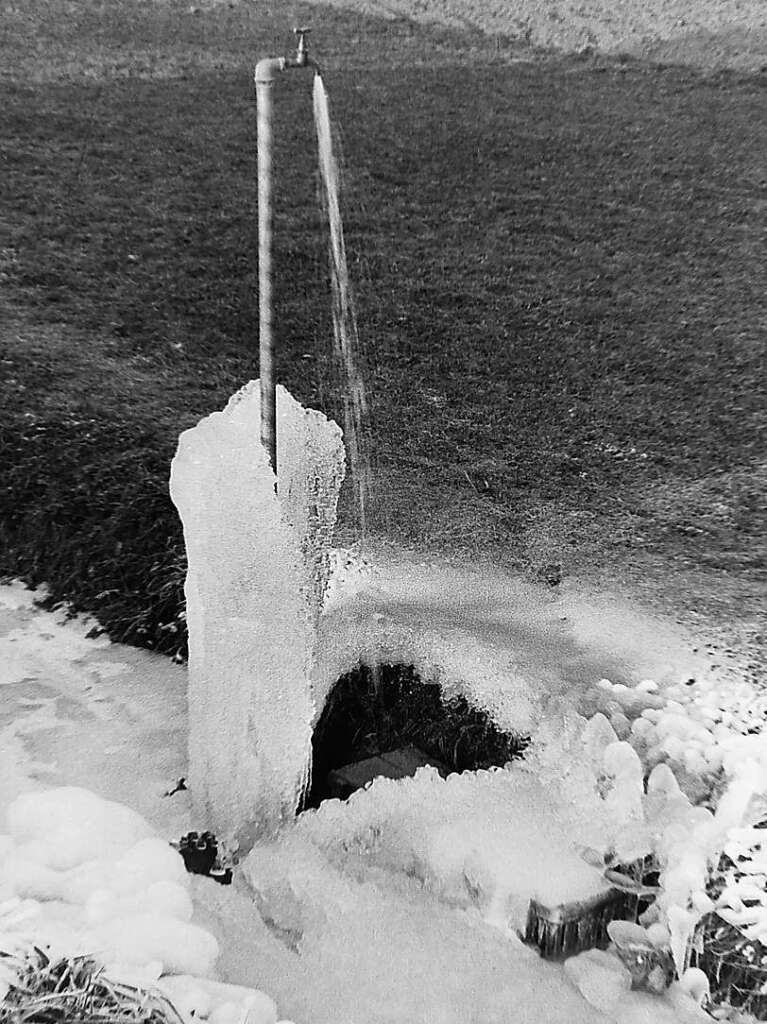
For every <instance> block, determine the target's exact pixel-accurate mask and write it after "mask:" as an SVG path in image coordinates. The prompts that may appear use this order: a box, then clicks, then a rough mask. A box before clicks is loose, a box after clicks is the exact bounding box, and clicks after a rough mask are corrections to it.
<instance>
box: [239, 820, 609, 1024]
mask: <svg viewBox="0 0 767 1024" xmlns="http://www.w3.org/2000/svg"><path fill="white" fill-rule="evenodd" d="M340 810H341V811H342V812H346V813H347V814H351V816H352V817H356V816H357V813H358V812H357V811H354V810H353V806H350V805H348V804H346V805H341V806H340ZM331 831H332V830H331ZM344 844H345V836H344V834H342V833H341V832H339V834H338V836H337V850H336V856H337V860H336V861H333V859H332V858H333V850H332V849H331V848H330V847H329V848H328V849H327V850H320V849H318V848H317V846H316V845H315V844H314V843H313V842H312V841H310V839H309V838H308V836H306V835H304V834H302V829H300V828H299V827H298V826H296V825H294V826H289V827H287V828H286V829H284V830H283V831H282V832H281V834H280V837H279V839H278V840H277V841H275V842H273V843H269V844H258V845H256V846H255V847H254V849H253V850H252V852H251V854H250V855H249V857H248V859H247V861H246V862H245V866H244V871H245V873H246V875H247V877H248V881H249V882H250V884H251V886H252V888H253V890H254V893H255V895H256V905H257V907H258V909H259V912H260V914H261V915H262V916H263V917H264V919H265V920H267V922H268V923H269V926H270V928H271V929H272V931H273V934H274V935H275V936H277V937H278V938H279V939H280V941H281V942H282V943H284V945H285V946H286V947H287V949H288V950H289V951H290V952H289V953H288V955H289V957H290V963H292V964H293V965H294V966H292V967H291V968H290V970H291V971H293V972H297V974H298V976H299V977H301V978H302V979H304V978H305V979H307V981H306V984H305V985H300V986H299V985H295V984H291V983H290V981H288V983H287V985H286V983H285V981H281V982H280V981H278V980H276V981H274V982H273V981H271V980H270V981H269V982H268V984H267V985H266V987H267V988H269V990H270V991H273V990H274V991H276V988H273V986H275V985H279V984H282V985H283V986H285V987H286V988H288V989H290V991H289V992H288V991H286V992H285V994H284V995H283V996H281V997H279V1002H280V1005H281V1006H283V1005H284V1007H285V1011H286V1012H287V1013H289V1014H290V1016H291V1018H293V1019H295V1020H296V1021H301V1020H311V1021H312V1022H313V1024H386V1022H392V1021H396V1022H400V1021H403V1022H404V1021H407V1022H408V1024H437V1022H439V1024H466V1022H467V1021H482V1024H507V1022H508V1021H509V1019H510V1015H511V1017H514V1019H518V1020H519V1021H520V1022H529V1024H533V1022H534V1021H535V1022H537V1021H543V1020H545V1021H546V1022H547V1024H565V1022H567V1024H597V1020H599V1021H601V1020H602V1019H603V1018H601V1017H598V1016H597V1015H596V1014H595V1012H594V1010H593V1009H592V1008H591V1007H590V1006H588V1004H587V1003H585V1002H584V1001H583V1000H582V998H581V997H580V995H579V994H578V993H577V992H576V991H574V990H573V989H571V987H570V986H569V985H568V984H567V982H566V981H565V979H564V977H563V976H562V973H561V971H560V970H559V969H557V968H552V967H551V965H549V964H546V963H545V962H544V961H542V960H541V958H540V957H539V956H538V954H537V953H536V952H535V951H532V950H530V949H528V948H527V947H526V946H524V945H522V943H521V942H520V941H519V940H518V939H517V938H516V937H515V936H513V935H503V934H501V933H500V932H499V931H498V930H496V929H495V928H489V927H487V925H486V924H485V923H484V922H483V921H482V920H481V918H480V916H479V914H477V913H476V912H471V911H469V912H467V911H466V910H464V909H462V908H456V907H451V906H447V905H446V904H445V903H444V901H442V900H440V899H438V898H437V896H436V895H435V894H434V893H431V892H429V891H428V889H427V888H426V887H424V886H423V884H422V883H421V882H420V881H419V880H418V879H415V878H412V877H409V876H408V875H407V874H406V873H404V872H402V873H399V874H396V875H395V874H392V873H389V872H387V871H384V870H383V869H381V868H376V866H375V865H372V864H369V863H363V862H361V861H357V860H355V858H354V855H353V854H352V853H346V854H345V853H344V852H343V846H344ZM331 845H332V844H331Z"/></svg>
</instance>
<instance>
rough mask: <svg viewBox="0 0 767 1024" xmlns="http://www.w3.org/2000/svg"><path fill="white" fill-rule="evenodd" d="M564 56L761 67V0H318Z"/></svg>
mask: <svg viewBox="0 0 767 1024" xmlns="http://www.w3.org/2000/svg"><path fill="white" fill-rule="evenodd" d="M318 2H320V3H324V2H330V3H331V4H333V5H334V6H340V7H346V8H352V9H355V10H358V11H361V12H363V13H366V14H371V15H378V16H379V17H381V16H382V17H385V18H411V19H413V20H415V21H420V22H426V23H428V22H431V23H435V22H436V23H438V24H443V25H449V26H452V27H455V28H473V29H480V30H481V31H483V32H486V33H488V34H490V35H493V36H497V37H502V38H505V39H509V40H514V41H523V42H527V43H529V44H531V45H533V46H537V47H544V48H546V49H556V50H562V51H565V52H570V53H580V52H584V51H585V52H588V51H589V50H595V51H601V52H603V53H609V54H614V55H617V54H627V55H631V56H635V57H645V58H649V59H653V60H658V61H662V62H668V63H683V64H692V65H697V66H701V67H708V68H714V69H716V68H723V67H730V68H737V69H740V70H746V71H767V0H514V2H508V0H318Z"/></svg>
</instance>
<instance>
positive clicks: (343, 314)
mask: <svg viewBox="0 0 767 1024" xmlns="http://www.w3.org/2000/svg"><path fill="white" fill-rule="evenodd" d="M314 123H315V127H316V129H317V152H318V156H319V168H320V181H321V188H320V196H321V199H322V205H323V208H324V212H325V215H326V217H327V222H328V256H329V264H330V285H331V295H332V314H333V341H334V346H335V355H336V358H337V359H338V361H339V363H340V365H341V367H342V370H343V373H344V376H345V378H346V379H345V384H346V387H345V389H344V400H343V401H344V417H343V418H344V438H345V441H346V446H347V450H348V456H349V462H350V464H351V471H352V478H353V481H354V487H355V496H356V501H357V512H358V516H359V527H360V533H361V540H362V541H363V543H364V541H365V539H366V535H367V527H368V507H369V499H370V490H371V469H370V457H369V452H368V443H367V424H368V406H367V397H366V394H365V383H364V380H363V377H362V373H361V370H360V368H359V365H358V363H357V353H358V352H359V335H358V332H357V312H356V306H355V301H354V292H353V289H352V285H351V281H350V278H349V268H348V265H347V260H346V243H345V240H344V228H343V220H342V218H341V208H340V203H339V173H338V163H337V161H336V158H335V155H334V152H333V137H332V131H331V124H330V111H329V106H328V95H327V91H326V89H325V84H324V82H323V80H322V76H321V75H320V74H319V73H318V74H316V75H315V76H314Z"/></svg>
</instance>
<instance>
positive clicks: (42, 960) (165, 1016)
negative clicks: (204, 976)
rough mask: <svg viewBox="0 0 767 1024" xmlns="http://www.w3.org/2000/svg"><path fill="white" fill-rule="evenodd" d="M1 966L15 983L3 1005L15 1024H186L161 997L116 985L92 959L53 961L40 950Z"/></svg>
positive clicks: (3, 956)
mask: <svg viewBox="0 0 767 1024" xmlns="http://www.w3.org/2000/svg"><path fill="white" fill-rule="evenodd" d="M0 964H2V966H3V967H4V968H6V969H7V970H8V971H9V973H10V974H11V975H12V976H13V979H14V980H13V981H12V983H11V984H10V987H9V990H8V992H7V994H6V995H5V998H4V999H3V1000H2V1007H3V1012H2V1017H3V1020H8V1021H13V1024H59V1022H61V1024H183V1018H182V1017H181V1014H180V1013H178V1011H177V1010H176V1009H175V1008H174V1007H173V1005H172V1004H171V1003H170V1001H169V1000H168V999H167V998H166V997H165V996H164V995H162V993H161V992H159V991H149V990H144V989H140V988H136V987H135V986H133V985H127V984H124V983H122V982H117V981H113V980H112V979H110V978H109V977H108V976H107V975H105V974H104V969H103V966H102V965H101V964H99V963H98V962H97V961H95V960H93V959H91V958H90V957H86V956H76V957H59V958H56V959H53V960H52V959H51V958H50V957H49V956H48V955H47V954H46V953H45V952H43V950H41V949H38V948H37V947H36V946H34V947H32V948H30V949H29V950H28V951H27V952H26V953H23V954H22V953H20V954H18V955H12V954H9V953H0Z"/></svg>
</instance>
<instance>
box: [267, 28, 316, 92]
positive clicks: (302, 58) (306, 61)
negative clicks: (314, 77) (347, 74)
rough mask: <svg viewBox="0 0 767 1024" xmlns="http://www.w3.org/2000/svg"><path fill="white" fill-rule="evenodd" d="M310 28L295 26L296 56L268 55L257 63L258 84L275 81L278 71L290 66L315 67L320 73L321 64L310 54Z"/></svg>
mask: <svg viewBox="0 0 767 1024" xmlns="http://www.w3.org/2000/svg"><path fill="white" fill-rule="evenodd" d="M309 31H310V30H309V29H308V28H294V29H293V34H294V35H295V36H296V53H295V56H294V57H266V58H265V59H264V60H260V61H259V62H258V64H256V75H255V79H256V85H266V84H268V83H269V82H273V81H274V78H275V75H276V74H277V72H278V71H286V70H287V69H288V68H308V67H312V68H314V70H315V72H316V73H317V74H319V73H320V68H319V65H318V64H317V62H316V61H314V60H312V58H311V57H310V56H309V46H308V44H307V42H306V37H307V35H308V34H309Z"/></svg>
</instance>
